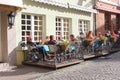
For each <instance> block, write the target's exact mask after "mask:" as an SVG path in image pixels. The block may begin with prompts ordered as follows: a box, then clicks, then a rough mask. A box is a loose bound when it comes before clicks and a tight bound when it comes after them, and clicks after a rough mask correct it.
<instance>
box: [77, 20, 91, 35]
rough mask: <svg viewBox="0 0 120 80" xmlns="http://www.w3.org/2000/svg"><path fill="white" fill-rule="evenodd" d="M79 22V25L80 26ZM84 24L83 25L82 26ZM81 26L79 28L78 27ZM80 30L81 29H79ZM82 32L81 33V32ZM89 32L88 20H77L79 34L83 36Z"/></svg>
mask: <svg viewBox="0 0 120 80" xmlns="http://www.w3.org/2000/svg"><path fill="white" fill-rule="evenodd" d="M80 21H81V24H80ZM84 23H85V24H84ZM80 26H81V27H80ZM85 26H87V27H88V28H87V31H85V30H86V29H85ZM81 28H82V29H81ZM81 30H82V31H81ZM89 30H90V21H89V20H81V19H80V20H78V31H79V33H81V32H83V33H84V34H86V33H87V32H88V31H89Z"/></svg>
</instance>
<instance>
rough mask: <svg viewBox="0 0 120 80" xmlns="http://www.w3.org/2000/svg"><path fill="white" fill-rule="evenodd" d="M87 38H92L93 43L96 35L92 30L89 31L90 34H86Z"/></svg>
mask: <svg viewBox="0 0 120 80" xmlns="http://www.w3.org/2000/svg"><path fill="white" fill-rule="evenodd" d="M85 39H89V40H91V42H90V44H93V42H94V39H95V37H94V36H93V33H92V31H89V32H88V34H87V35H86V37H85Z"/></svg>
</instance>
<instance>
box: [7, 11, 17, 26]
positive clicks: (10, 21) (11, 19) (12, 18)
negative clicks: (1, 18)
mask: <svg viewBox="0 0 120 80" xmlns="http://www.w3.org/2000/svg"><path fill="white" fill-rule="evenodd" d="M15 15H16V13H15V12H10V13H9V14H8V24H9V26H10V28H12V26H13V25H14V21H15Z"/></svg>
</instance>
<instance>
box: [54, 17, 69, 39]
mask: <svg viewBox="0 0 120 80" xmlns="http://www.w3.org/2000/svg"><path fill="white" fill-rule="evenodd" d="M56 19H61V22H58V21H56V24H57V23H61V30H58V31H59V32H60V33H61V34H60V35H59V37H61V38H62V39H69V34H70V19H69V18H62V17H56ZM65 19H67V20H68V23H67V22H66V23H65V22H64V20H65ZM64 24H68V26H67V27H68V29H66V31H65V30H64V28H66V27H65V26H64ZM58 27H59V26H58ZM56 28H57V25H56ZM58 31H57V30H56V33H57V32H58ZM64 32H65V33H68V35H67V34H64ZM64 37H65V38H64ZM56 40H58V34H56Z"/></svg>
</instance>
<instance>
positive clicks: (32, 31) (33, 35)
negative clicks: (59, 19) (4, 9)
mask: <svg viewBox="0 0 120 80" xmlns="http://www.w3.org/2000/svg"><path fill="white" fill-rule="evenodd" d="M22 15H30V16H31V30H29V31H30V33H31V37H32V42H40V40H39V41H36V40H35V39H34V38H35V33H34V32H35V26H36V25H35V23H34V21H36V20H35V19H34V17H35V16H37V17H42V20H41V21H42V25H37V26H41V27H42V30H40V29H39V30H40V31H39V32H41V33H42V35H40V34H39V36H41V40H43V32H44V21H45V20H44V16H43V15H34V14H27V13H26V14H24V13H23V14H22ZM22 15H21V16H22ZM21 19H22V18H21ZM22 20H25V21H26V20H27V18H25V19H22ZM22 20H21V21H22ZM39 21H40V20H39ZM22 26H24V24H22V23H21V28H22ZM25 26H27V24H25ZM21 31H23V32H24V31H25V32H26V31H27V30H26V29H25V30H22V29H21ZM36 31H37V30H36ZM21 35H22V34H21ZM22 37H23V35H22ZM24 37H25V41H23V42H25V43H26V41H27V35H26V33H25V36H24Z"/></svg>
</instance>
